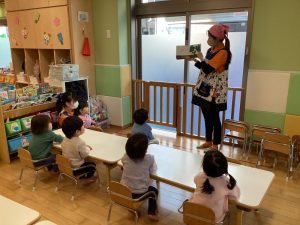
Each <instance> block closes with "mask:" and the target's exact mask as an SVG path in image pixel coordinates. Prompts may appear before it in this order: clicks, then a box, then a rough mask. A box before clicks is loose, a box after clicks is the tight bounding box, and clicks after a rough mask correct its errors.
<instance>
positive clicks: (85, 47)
mask: <svg viewBox="0 0 300 225" xmlns="http://www.w3.org/2000/svg"><path fill="white" fill-rule="evenodd" d="M81 54H82V55H83V56H90V55H91V50H90V42H89V39H88V38H87V37H85V38H84V40H83V46H82V50H81Z"/></svg>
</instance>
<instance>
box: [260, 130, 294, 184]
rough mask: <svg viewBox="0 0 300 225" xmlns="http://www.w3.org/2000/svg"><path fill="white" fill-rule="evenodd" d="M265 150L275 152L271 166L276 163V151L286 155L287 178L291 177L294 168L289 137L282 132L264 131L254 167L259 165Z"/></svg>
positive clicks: (292, 148) (292, 150) (292, 146)
mask: <svg viewBox="0 0 300 225" xmlns="http://www.w3.org/2000/svg"><path fill="white" fill-rule="evenodd" d="M265 151H272V152H275V153H276V156H275V158H274V162H273V168H274V167H275V166H276V164H277V153H280V154H284V155H287V156H288V165H287V179H289V178H291V173H292V172H293V170H294V169H293V162H294V145H293V143H292V140H291V138H290V137H289V136H288V135H284V134H278V133H273V132H266V133H265V135H264V138H263V139H262V141H261V146H260V152H259V155H258V158H257V163H256V167H258V166H259V165H261V161H262V159H263V157H264V152H265Z"/></svg>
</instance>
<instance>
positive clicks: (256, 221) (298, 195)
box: [0, 127, 300, 225]
mask: <svg viewBox="0 0 300 225" xmlns="http://www.w3.org/2000/svg"><path fill="white" fill-rule="evenodd" d="M129 131H130V128H128V129H123V130H120V129H117V128H115V127H111V128H109V129H106V130H105V132H109V133H114V134H117V135H122V136H126V134H127V133H128V132H129ZM153 133H154V135H155V136H156V137H157V138H158V139H159V140H160V142H161V144H162V145H166V146H170V147H174V148H177V149H180V150H185V151H191V152H197V151H198V150H197V149H196V146H197V145H199V143H200V141H199V140H198V139H191V138H186V137H176V135H175V134H170V133H168V132H164V131H159V130H154V132H153ZM222 151H223V152H224V154H225V155H227V156H230V157H233V158H239V157H240V152H241V149H240V148H238V147H236V148H234V149H232V147H229V146H224V148H223V150H222ZM255 162H256V153H255V151H253V153H252V154H251V156H250V157H249V160H248V162H245V161H243V162H242V163H243V164H245V165H249V166H255ZM269 165H270V164H266V166H265V167H262V168H263V169H267V170H271V171H273V172H274V173H275V175H276V176H275V179H274V182H273V183H272V185H271V187H270V190H269V192H268V193H267V195H266V197H265V199H264V201H263V203H262V207H261V209H260V210H259V212H257V213H254V212H247V213H244V223H243V224H244V225H282V224H284V225H298V224H300V214H299V209H300V172H299V171H300V170H298V171H297V172H296V173H295V175H294V179H293V180H289V181H288V182H287V181H286V179H285V176H286V169H285V164H284V163H278V166H277V167H276V168H275V169H274V170H273V169H271V168H270V166H269ZM178 166H184V165H178ZM98 167H99V170H100V174H101V178H102V179H101V183H102V186H101V187H100V188H99V187H98V186H97V185H96V184H90V185H79V188H78V191H77V194H76V197H75V200H74V201H71V191H72V188H73V183H72V182H70V181H69V180H68V179H64V180H63V182H62V183H61V186H60V187H61V188H60V190H59V192H58V193H56V192H55V191H54V189H55V186H56V182H57V176H55V175H50V174H48V173H47V172H41V174H40V180H39V181H38V183H37V190H36V191H35V192H33V191H32V184H33V179H34V175H33V173H32V171H30V170H25V172H24V175H23V179H22V184H21V185H20V184H19V183H18V176H19V173H20V168H21V166H20V162H19V160H14V161H13V162H12V163H11V164H3V163H0V180H1V184H0V195H3V196H5V197H8V198H10V199H12V200H14V201H17V202H19V203H21V204H23V205H26V206H28V207H30V208H33V209H35V210H37V211H39V212H40V213H41V215H42V218H41V219H48V220H51V221H52V222H55V223H57V224H59V225H69V224H70V225H71V224H74V225H76V224H80V225H98V224H101V225H102V224H106V218H107V213H108V207H109V196H108V194H107V192H106V187H105V180H106V174H105V172H106V170H104V167H103V165H101V164H99V165H98ZM120 176H121V170H120V169H119V168H115V169H113V171H112V177H113V179H115V180H119V179H120ZM249 179H251V177H249ZM190 196H191V193H189V192H186V191H183V190H180V189H178V188H174V187H172V186H169V185H166V184H163V183H161V187H160V196H159V205H160V214H159V215H160V220H159V222H151V221H149V220H148V218H147V211H146V206H147V204H144V205H143V207H142V208H141V209H140V219H139V224H157V225H163V224H172V225H178V224H183V222H182V216H181V215H180V214H179V213H178V212H177V209H178V207H179V206H180V205H181V203H182V201H184V200H185V199H186V198H189V197H190ZM230 209H231V219H230V224H235V216H236V214H235V212H236V210H235V207H234V206H233V205H231V206H230ZM12 216H13V212H12ZM0 220H1V218H0ZM0 224H1V222H0ZM111 224H113V225H117V224H119V225H127V224H128V225H129V224H134V216H133V214H131V213H130V212H129V211H127V210H125V209H123V208H120V207H118V206H114V208H113V211H112V217H111Z"/></svg>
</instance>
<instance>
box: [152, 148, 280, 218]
mask: <svg viewBox="0 0 300 225" xmlns="http://www.w3.org/2000/svg"><path fill="white" fill-rule="evenodd" d="M148 152H149V153H150V154H153V155H154V157H155V161H156V163H157V172H156V174H153V175H152V176H151V177H152V178H153V179H155V180H158V181H161V182H164V183H167V184H170V185H172V186H176V187H179V188H181V189H184V190H187V191H191V192H193V191H194V189H195V184H194V176H195V175H196V174H197V173H199V172H200V171H203V170H202V166H201V165H202V159H203V155H201V154H195V153H191V152H186V151H181V150H176V149H173V148H169V147H165V146H161V145H149V148H148ZM228 172H229V173H230V174H231V175H232V176H233V177H234V178H235V179H236V181H237V184H238V186H239V187H240V190H241V196H240V198H239V200H238V201H237V202H236V203H235V204H236V205H237V206H238V209H239V211H238V217H237V224H242V214H243V212H244V211H250V210H257V209H259V208H260V205H261V203H262V201H263V199H264V196H265V194H266V193H267V191H268V189H269V187H270V185H271V183H272V181H273V178H274V173H272V172H269V171H265V170H261V169H256V168H252V167H248V166H243V165H239V164H232V163H229V166H228Z"/></svg>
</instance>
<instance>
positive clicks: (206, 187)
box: [202, 178, 215, 194]
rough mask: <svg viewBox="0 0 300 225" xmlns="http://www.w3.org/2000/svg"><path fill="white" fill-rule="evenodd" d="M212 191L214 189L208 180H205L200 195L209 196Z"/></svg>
mask: <svg viewBox="0 0 300 225" xmlns="http://www.w3.org/2000/svg"><path fill="white" fill-rule="evenodd" d="M214 190H215V188H214V187H213V186H212V185H211V184H210V183H209V180H208V178H206V180H205V181H204V183H203V185H202V193H205V194H211V193H212V192H213V191H214Z"/></svg>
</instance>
